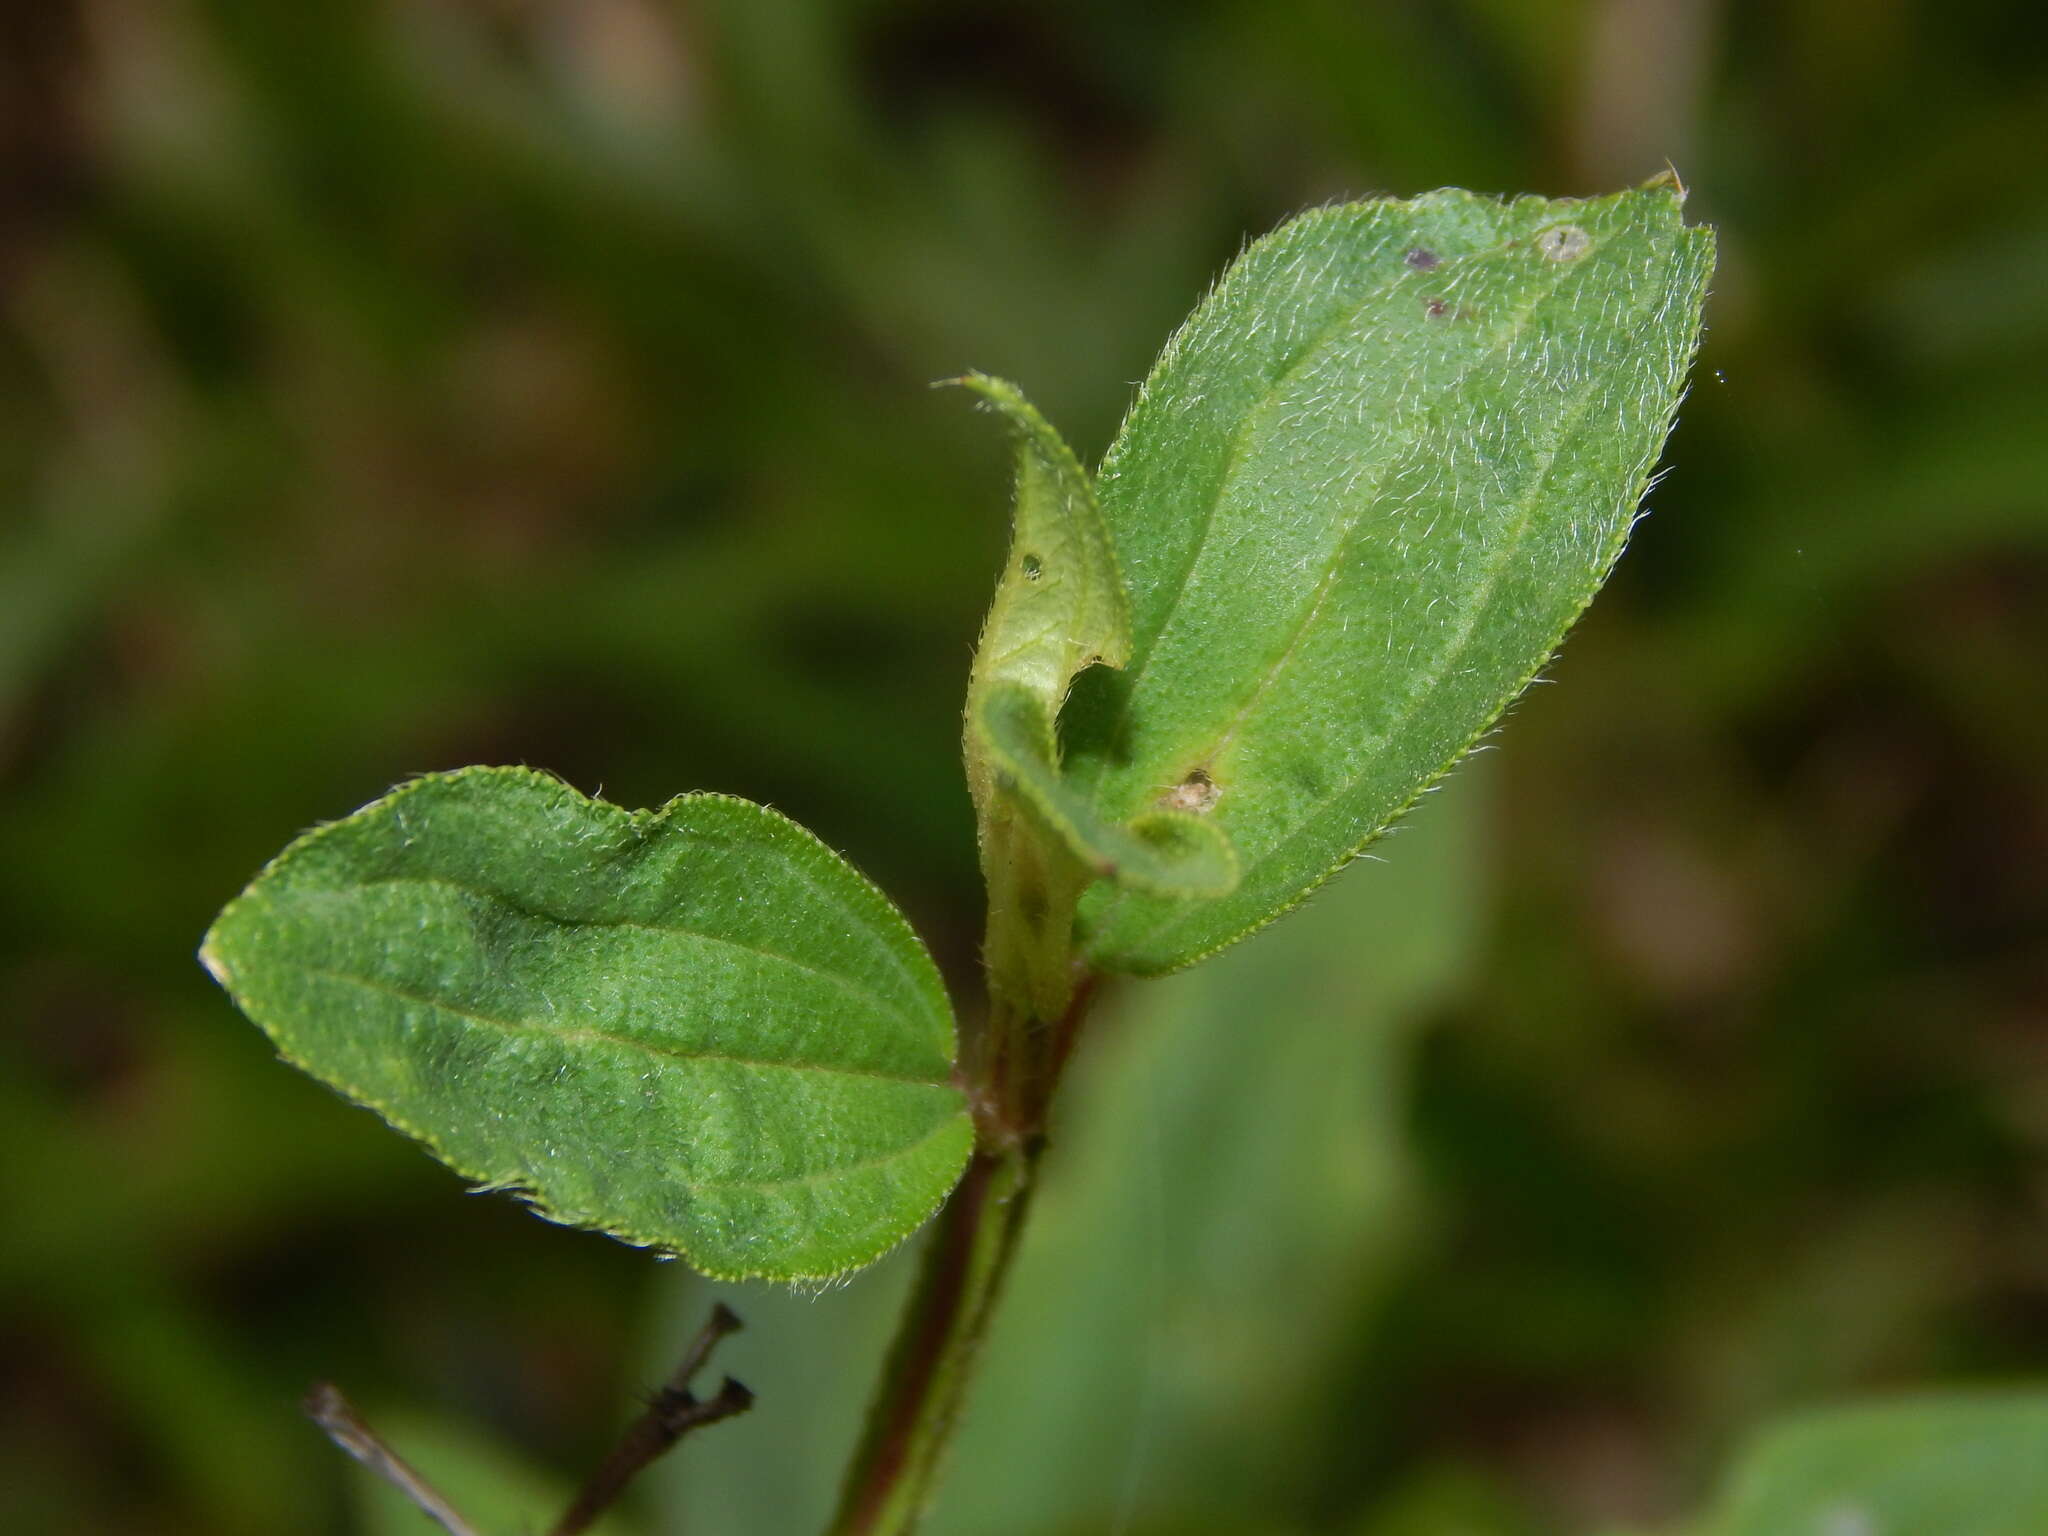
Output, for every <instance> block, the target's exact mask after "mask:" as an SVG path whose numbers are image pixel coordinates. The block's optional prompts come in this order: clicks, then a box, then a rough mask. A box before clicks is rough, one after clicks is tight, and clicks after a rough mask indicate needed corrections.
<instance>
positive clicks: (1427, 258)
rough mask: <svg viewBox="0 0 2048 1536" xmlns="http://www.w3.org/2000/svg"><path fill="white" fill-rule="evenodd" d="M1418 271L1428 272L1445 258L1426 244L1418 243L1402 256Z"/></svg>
mask: <svg viewBox="0 0 2048 1536" xmlns="http://www.w3.org/2000/svg"><path fill="white" fill-rule="evenodd" d="M1402 260H1404V261H1406V262H1407V263H1408V265H1409V266H1411V267H1413V268H1414V269H1415V270H1416V271H1418V272H1427V271H1428V270H1429V269H1430V268H1431V267H1433V266H1435V265H1436V264H1437V263H1438V262H1439V261H1442V260H1443V258H1442V257H1441V256H1439V255H1437V253H1436V252H1435V251H1432V250H1431V249H1430V248H1429V247H1428V246H1426V245H1418V246H1416V247H1415V248H1414V249H1413V250H1412V251H1410V252H1409V253H1408V254H1407V255H1406V256H1404V257H1403V258H1402Z"/></svg>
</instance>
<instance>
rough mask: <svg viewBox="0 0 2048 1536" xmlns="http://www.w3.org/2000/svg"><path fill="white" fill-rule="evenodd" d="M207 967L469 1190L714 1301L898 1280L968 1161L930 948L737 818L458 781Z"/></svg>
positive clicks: (411, 802) (291, 870)
mask: <svg viewBox="0 0 2048 1536" xmlns="http://www.w3.org/2000/svg"><path fill="white" fill-rule="evenodd" d="M202 954H203V956H204V958H205V960H206V963H207V966H208V968H209V969H210V970H212V972H213V974H214V975H215V977H216V978H217V979H218V980H219V981H220V982H221V984H222V985H223V986H225V987H226V988H227V989H228V991H229V992H230V994H231V995H232V996H233V997H234V999H235V1001H236V1002H237V1003H238V1004H240V1006H241V1007H242V1009H243V1011H244V1012H246V1013H247V1014H248V1015H249V1016H250V1017H251V1018H252V1019H254V1020H255V1021H256V1022H257V1023H258V1024H260V1025H262V1026H263V1028H264V1029H265V1030H266V1031H267V1032H268V1033H269V1034H270V1036H271V1038H272V1039H273V1040H275V1041H276V1042H277V1044H278V1046H279V1048H280V1049H281V1050H282V1051H283V1052H284V1053H285V1055H286V1056H287V1057H289V1058H290V1059H292V1060H293V1061H294V1062H296V1063H298V1064H299V1065H301V1066H303V1067H305V1068H306V1070H308V1071H310V1072H312V1073H313V1074H314V1075H315V1076H317V1077H320V1078H322V1079H324V1080H325V1081H327V1082H329V1083H331V1084H333V1085H334V1086H336V1087H338V1088H340V1089H341V1090H342V1091H343V1092H344V1093H346V1094H348V1095H349V1096H350V1097H351V1098H354V1099H356V1100H358V1101H360V1102H362V1103H365V1104H368V1105H369V1106H371V1107H372V1108H374V1109H376V1110H377V1111H378V1112H379V1113H381V1114H383V1115H384V1116H385V1118H386V1119H388V1120H389V1121H390V1122H391V1123H392V1124H393V1125H395V1126H397V1127H398V1128H399V1129H401V1130H404V1131H406V1132H407V1133H408V1134H411V1135H413V1136H416V1137H418V1138H419V1139H420V1140H422V1141H424V1142H425V1143H426V1144H427V1145H428V1146H429V1147H431V1148H432V1149H433V1150H434V1152H435V1153H436V1154H437V1155H439V1156H440V1157H441V1158H442V1159H443V1161H445V1162H447V1163H448V1164H449V1165H450V1166H451V1167H453V1168H455V1169H457V1170H458V1171H459V1172H461V1173H463V1174H465V1175H467V1176H468V1177H470V1178H473V1179H478V1180H481V1181H483V1182H484V1183H486V1184H489V1185H496V1186H504V1187H509V1188H516V1189H519V1190H522V1191H526V1192H529V1193H530V1195H531V1197H532V1198H533V1200H534V1202H535V1204H536V1206H537V1208H538V1209H539V1210H540V1211H541V1212H542V1214H544V1215H547V1216H549V1217H551V1218H552V1219H554V1220H557V1221H562V1222H567V1223H570V1224H572V1225H576V1226H586V1227H596V1228H599V1229H601V1230H603V1231H606V1232H610V1233H612V1234H613V1235H615V1236H618V1237H622V1238H624V1239H626V1240H628V1241H630V1242H638V1243H649V1244H657V1245H660V1246H662V1247H666V1248H672V1249H675V1250H677V1251H679V1252H681V1253H683V1254H685V1255H686V1256H688V1257H689V1259H690V1260H691V1262H692V1263H694V1264H696V1265H697V1266H698V1267H699V1268H701V1269H703V1270H705V1271H706V1272H708V1273H713V1274H724V1275H766V1276H771V1277H774V1278H778V1279H785V1280H787V1279H804V1278H811V1279H817V1278H828V1277H831V1276H834V1275H838V1274H842V1273H844V1272H846V1271H848V1270H851V1269H856V1268H858V1267H859V1266H861V1265H862V1264H865V1263H868V1262H870V1261H872V1260H873V1259H875V1258H877V1257H879V1256H880V1255H881V1254H882V1253H884V1252H886V1251H887V1250H888V1249H889V1248H891V1247H893V1246H894V1245H895V1244H896V1243H897V1242H899V1241H901V1240H902V1238H904V1237H905V1236H906V1235H908V1234H909V1233H910V1232H912V1231H913V1230H915V1229H916V1227H917V1226H918V1225H919V1224H920V1223H921V1222H922V1221H923V1220H924V1219H925V1217H927V1216H928V1215H930V1214H931V1212H932V1211H933V1210H934V1209H936V1208H937V1206H938V1204H939V1202H940V1201H941V1200H942V1199H943V1198H944V1197H945V1194H946V1192H947V1191H948V1190H949V1189H950V1188H951V1187H952V1185H953V1182H954V1180H955V1179H956V1178H957V1177H958V1176H959V1171H960V1168H961V1166H962V1164H963V1163H964V1162H965V1160H966V1156H967V1151H968V1148H969V1146H970V1144H971V1142H972V1139H973V1133H972V1128H971V1126H970V1124H969V1122H968V1118H967V1114H966V1110H965V1107H964V1103H963V1101H962V1098H961V1095H960V1093H959V1092H958V1090H957V1089H955V1088H954V1087H953V1086H952V1084H951V1082H950V1074H951V1069H952V1058H953V1036H952V1023H951V1019H950V1016H949V1012H948V1009H947V1005H946V999H945V994H944V992H943V990H942V988H941V986H940V983H939V978H938V974H937V972H936V971H935V970H934V969H933V968H932V964H931V961H930V959H929V958H928V957H927V956H926V954H925V952H924V948H923V946H922V945H920V944H919V943H918V941H917V939H916V936H915V935H914V934H912V932H911V931H910V928H909V926H908V924H906V923H905V922H904V921H903V919H902V917H901V916H900V914H898V913H897V911H896V910H895V908H894V907H892V906H891V905H890V904H889V903H888V901H887V899H886V898H884V897H883V896H882V895H881V893H880V892H878V891H877V890H875V889H874V887H873V886H871V885H869V884H868V883H867V882H866V881H865V880H863V879H862V878H861V877H860V876H859V875H858V874H856V873H855V872H854V870H853V869H852V868H851V866H849V865H847V864H846V863H845V862H844V861H843V860H841V859H840V858H838V856H837V855H835V854H833V853H832V852H831V851H830V850H829V849H827V848H826V847H825V846H824V845H823V844H822V843H819V842H818V841H817V840H816V839H815V838H813V837H811V836H810V835H809V834H808V833H806V832H804V831H803V830H802V829H801V828H800V827H798V826H796V825H795V824H794V823H792V822H790V821H788V820H786V819H785V818H783V817H780V816H777V815H775V814H774V813H773V812H770V811H767V810H764V809H762V808H761V807H759V806H756V805H751V804H749V803H747V802H746V801H743V800H734V799H730V798H728V797H725V796H719V795H690V796H684V797H682V798H681V799H678V800H674V801H672V802H670V803H669V805H667V806H666V807H664V808H663V809H662V810H660V811H655V812H649V811H641V812H628V811H624V810H621V809H619V808H618V807H616V806H612V805H607V804H605V803H604V802H602V801H596V800H590V799H586V798H585V797H584V796H582V795H580V794H578V793H576V791H574V790H572V789H570V788H568V787H567V786H566V785H564V784H562V783H560V782H559V781H557V780H554V779H551V778H549V777H547V776H546V775H543V774H538V773H533V772H529V771H527V770H524V769H502V768H479V769H466V770H464V771H462V772H460V773H453V774H443V775H433V776H430V777H427V778H424V779H420V780H417V781H415V782H413V783H411V784H408V785H405V786H403V787H401V788H400V789H398V790H395V791H393V792H392V793H391V794H389V795H387V796H385V797H384V798H383V799H381V800H378V801H376V802H375V803H373V804H372V805H370V806H368V807H366V808H364V809H363V810H361V811H359V812H357V813H356V814H355V815H353V816H350V817H348V818H347V819H346V820H343V821H340V822H336V823H334V824H333V825H331V826H326V827H322V828H319V829H318V830H316V831H314V832H311V833H308V834H307V835H306V836H305V837H303V838H301V839H300V840H299V841H298V842H296V843H294V844H293V845H292V846H291V847H290V848H288V849H287V850H285V852H284V853H283V854H282V855H280V856H279V857H278V858H277V859H276V860H275V861H274V862H273V863H272V864H271V865H270V866H269V867H268V868H266V869H265V870H264V871H263V873H262V874H260V875H259V876H257V878H256V880H255V881H254V883H253V884H251V886H250V887H249V889H248V890H247V891H246V892H245V893H244V894H243V895H242V896H241V897H240V898H239V899H237V900H236V901H235V902H234V903H232V904H231V905H230V906H229V907H228V909H227V910H226V911H225V912H223V913H222V914H221V916H220V919H219V920H218V921H217V922H216V923H215V925H214V928H213V931H212V932H211V933H210V934H209V935H208V936H207V941H206V946H205V948H204V950H203V951H202Z"/></svg>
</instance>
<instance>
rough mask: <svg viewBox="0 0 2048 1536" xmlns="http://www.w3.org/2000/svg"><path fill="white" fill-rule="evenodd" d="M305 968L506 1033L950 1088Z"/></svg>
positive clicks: (923, 1079) (351, 973) (316, 967)
mask: <svg viewBox="0 0 2048 1536" xmlns="http://www.w3.org/2000/svg"><path fill="white" fill-rule="evenodd" d="M300 969H302V970H303V972H304V973H305V974H306V975H308V976H319V977H323V978H325V979H326V980H329V981H338V982H343V983H346V984H348V985H350V986H356V987H361V988H362V989H363V990H364V991H367V992H376V993H379V994H381V995H383V996H386V997H391V998H395V999H397V1000H398V1001H400V1002H405V1003H412V1004H415V1005H417V1006H419V1007H422V1008H432V1009H434V1010H436V1011H437V1012H440V1013H447V1014H452V1015H454V1016H455V1017H456V1018H459V1019H465V1020H467V1021H468V1022H470V1023H472V1024H480V1025H484V1026H486V1027H487V1028H492V1029H497V1030H501V1031H503V1032H504V1033H506V1034H537V1035H546V1036H549V1037H550V1038H552V1039H556V1040H563V1041H571V1042H574V1041H602V1042H604V1043H605V1044H607V1045H614V1046H617V1047H618V1048H619V1049H621V1050H625V1051H635V1052H638V1053H639V1054H641V1055H644V1056H656V1057H666V1058H668V1059H671V1060H676V1061H693V1062H708V1063H712V1064H720V1063H723V1064H726V1065H730V1066H737V1067H760V1068H764V1069H770V1070H779V1071H784V1072H817V1073H822V1074H826V1075H829V1076H833V1077H857V1078H867V1079H871V1080H873V1081H876V1082H884V1083H901V1084H904V1085H906V1086H909V1087H916V1088H945V1087H948V1086H950V1084H949V1083H948V1081H947V1079H945V1078H930V1077H906V1076H904V1075H902V1074H900V1073H894V1072H877V1071H874V1070H872V1069H870V1068H866V1067H847V1066H839V1065H834V1064H828V1063H824V1062H816V1061H772V1060H768V1059H767V1058H764V1057H754V1056H738V1055H734V1054H732V1053H731V1052H728V1051H706V1050H696V1049H687V1050H686V1049H683V1048H681V1047H676V1046H665V1045H657V1044H655V1043H653V1042H652V1041H647V1040H636V1039H634V1038H632V1037H631V1036H629V1035H620V1034H614V1033H612V1032H611V1031H610V1030H605V1029H599V1028H596V1027H594V1026H591V1025H577V1026H575V1027H574V1028H569V1029H563V1028H558V1027H556V1026H554V1025H550V1024H542V1023H535V1022H533V1021H530V1020H526V1019H506V1018H500V1017H498V1016H497V1015H495V1014H489V1013H480V1012H478V1011H477V1010H476V1009H474V1008H467V1007H464V1006H463V1005H462V1004H460V1003H455V1002H451V1001H449V1000H448V999H447V998H443V997H435V996H433V995H431V994H429V993H425V992H415V991H413V990H412V989H411V988H410V987H401V986H399V985H397V984H396V983H394V982H389V981H384V980H381V979H379V978H377V977H374V976H362V975H358V974H357V973H355V972H354V971H343V970H337V969H335V968H334V967H332V966H323V965H308V966H304V967H301V968H300Z"/></svg>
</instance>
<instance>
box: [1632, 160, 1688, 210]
mask: <svg viewBox="0 0 2048 1536" xmlns="http://www.w3.org/2000/svg"><path fill="white" fill-rule="evenodd" d="M1642 190H1643V191H1645V192H1669V193H1671V194H1672V195H1673V196H1674V197H1676V198H1677V199H1678V201H1679V202H1681V203H1683V202H1684V201H1685V200H1686V197H1687V196H1688V193H1687V192H1686V187H1685V181H1684V179H1683V178H1682V177H1680V176H1679V174H1678V167H1677V166H1675V165H1673V164H1672V163H1671V162H1670V161H1669V160H1666V161H1665V162H1664V169H1663V170H1661V171H1659V172H1658V173H1657V174H1656V175H1654V176H1652V177H1651V178H1650V179H1649V180H1648V181H1646V182H1644V183H1643V184H1642Z"/></svg>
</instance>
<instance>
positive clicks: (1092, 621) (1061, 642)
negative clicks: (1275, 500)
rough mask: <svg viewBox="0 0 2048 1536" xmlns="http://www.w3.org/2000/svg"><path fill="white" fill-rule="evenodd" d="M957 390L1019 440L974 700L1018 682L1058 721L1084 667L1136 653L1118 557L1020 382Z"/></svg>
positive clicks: (1069, 459) (1075, 471) (1076, 466)
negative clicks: (993, 413) (1004, 550)
mask: <svg viewBox="0 0 2048 1536" xmlns="http://www.w3.org/2000/svg"><path fill="white" fill-rule="evenodd" d="M959 382H960V383H961V384H962V385H964V386H965V387H966V388H968V389H971V390H973V391H974V392H975V393H976V394H978V395H980V396H981V397H982V398H983V399H984V400H986V401H987V402H988V403H989V404H990V405H991V406H993V407H994V408H995V409H996V410H997V411H999V412H1000V413H1001V414H1002V415H1003V417H1004V418H1005V419H1006V420H1007V421H1008V422H1009V424H1010V428H1011V430H1012V431H1013V432H1014V433H1015V434H1016V438H1017V503H1016V511H1015V515H1014V526H1013V528H1012V531H1011V535H1010V555H1009V559H1008V561H1007V562H1006V563H1005V564H1004V567H1003V574H1002V578H1001V580H1000V581H999V582H998V583H997V585H996V595H995V600H994V601H993V602H992V603H990V605H989V610H988V618H987V619H986V620H985V621H984V622H983V624H982V629H981V640H980V642H979V643H978V644H977V645H976V646H975V649H974V672H973V675H972V677H971V678H970V679H969V682H968V695H969V697H970V698H972V697H974V696H975V695H977V694H979V693H980V692H981V691H982V690H983V689H985V688H989V687H992V686H994V685H995V684H997V683H1010V684H1015V685H1017V686H1020V687H1023V688H1025V689H1027V690H1029V691H1030V692H1031V693H1032V694H1033V695H1034V696H1036V697H1037V698H1039V699H1041V700H1042V701H1044V703H1045V705H1046V708H1047V712H1048V713H1049V714H1056V713H1058V711H1059V707H1060V704H1061V702H1062V701H1063V700H1064V699H1065V698H1066V696H1067V685H1068V684H1069V683H1071V682H1072V681H1073V680H1074V675H1075V674H1076V673H1078V672H1079V671H1081V669H1082V668H1084V667H1087V666H1090V665H1092V664H1094V663H1096V662H1101V663H1103V664H1104V665H1106V666H1111V667H1120V666H1122V665H1123V664H1124V661H1125V659H1126V658H1127V657H1128V656H1129V655H1130V650H1131V616H1130V608H1129V605H1128V604H1127V602H1126V601H1125V598H1124V588H1123V582H1122V580H1121V579H1120V578H1119V577H1118V575H1117V569H1116V554H1115V552H1114V551H1113V550H1112V549H1111V547H1110V542H1109V533H1108V530H1107V529H1105V528H1104V527H1103V523H1102V512H1101V509H1100V508H1098V507H1097V506H1096V504H1095V491H1094V489H1093V487H1092V486H1091V485H1090V484H1089V481H1088V472H1087V471H1086V470H1084V469H1082V467H1081V464H1080V461H1079V460H1078V459H1076V458H1075V457H1074V451H1073V450H1072V449H1071V448H1069V447H1068V446H1067V445H1066V442H1065V440H1064V439H1062V438H1061V437H1060V435H1059V433H1058V432H1057V431H1055V430H1054V429H1053V426H1052V424H1051V423H1050V422H1048V421H1047V420H1046V419H1045V418H1044V417H1043V416H1041V415H1040V414H1039V413H1038V411H1037V409H1036V408H1035V407H1034V406H1033V405H1032V404H1031V403H1030V402H1029V401H1027V400H1026V399H1025V398H1024V396H1023V393H1022V392H1021V391H1020V390H1019V389H1018V388H1017V386H1016V385H1014V384H1011V383H1008V382H1006V381H1004V380H1002V379H992V378H990V377H989V376H988V375H987V374H981V373H973V374H969V375H967V376H966V377H965V378H963V379H961V380H960V381H959ZM970 714H971V711H970ZM976 745H977V744H976V742H975V740H974V733H973V731H972V729H971V728H970V730H969V732H968V747H967V756H968V762H969V765H970V767H969V778H970V780H974V781H976V784H975V788H976V793H977V795H979V794H980V793H981V789H982V784H981V782H980V778H979V775H977V774H976V772H975V770H974V768H973V766H972V765H973V764H974V763H975V761H976V756H977V754H976Z"/></svg>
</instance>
